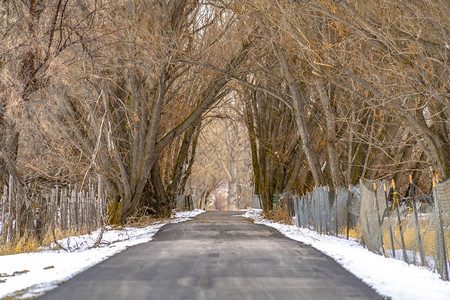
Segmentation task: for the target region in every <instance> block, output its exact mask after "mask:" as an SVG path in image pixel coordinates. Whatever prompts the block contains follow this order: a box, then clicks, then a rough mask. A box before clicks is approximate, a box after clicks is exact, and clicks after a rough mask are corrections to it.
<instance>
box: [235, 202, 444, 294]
mask: <svg viewBox="0 0 450 300" xmlns="http://www.w3.org/2000/svg"><path fill="white" fill-rule="evenodd" d="M261 212H262V210H261V209H251V210H249V211H247V212H246V213H245V214H244V215H243V217H246V218H251V219H253V220H254V221H255V223H257V224H264V225H267V226H270V227H272V228H275V229H277V230H278V231H279V232H280V233H282V234H283V235H285V236H286V237H288V238H290V239H293V240H296V241H299V242H302V243H305V244H307V245H310V246H312V247H314V248H316V249H317V250H319V251H321V252H323V253H325V254H326V255H328V256H330V257H332V258H333V259H334V260H336V261H337V262H338V263H339V264H341V265H342V266H343V267H344V268H345V269H347V270H348V271H350V272H351V273H353V274H354V275H355V276H356V277H358V278H360V279H361V280H362V281H364V282H365V283H366V284H368V285H369V286H371V287H372V288H373V289H375V290H376V291H377V292H378V293H379V294H381V295H384V296H389V297H391V298H392V299H393V300H397V299H408V300H411V299H433V300H440V299H450V282H449V281H443V280H441V279H440V278H439V275H438V274H436V273H433V272H431V271H430V270H427V269H425V268H421V267H418V266H414V265H408V264H407V263H405V262H403V261H399V260H396V259H392V258H385V257H384V256H381V255H377V254H374V253H372V252H370V251H369V250H367V249H365V248H363V247H362V246H361V245H359V244H358V242H356V241H355V240H346V239H342V238H338V237H335V236H328V235H320V234H319V233H317V232H315V231H311V230H309V229H306V228H299V227H297V226H294V225H286V224H281V223H275V222H271V221H269V220H267V219H264V218H263V217H262V216H261Z"/></svg>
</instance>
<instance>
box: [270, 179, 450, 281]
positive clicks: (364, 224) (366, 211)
mask: <svg viewBox="0 0 450 300" xmlns="http://www.w3.org/2000/svg"><path fill="white" fill-rule="evenodd" d="M281 205H287V207H288V210H289V212H290V215H291V218H292V222H293V223H294V224H295V225H297V226H299V227H303V228H308V229H310V230H315V231H317V232H319V233H321V234H328V235H336V236H340V237H345V238H347V239H348V238H355V239H357V240H359V241H360V243H361V244H362V245H364V246H365V247H367V249H368V250H370V251H372V252H374V253H377V254H380V255H384V256H386V257H393V258H397V259H401V260H404V261H405V262H407V263H409V264H414V265H419V266H424V267H428V268H430V269H432V270H434V271H436V272H437V273H439V275H440V276H441V278H442V279H444V280H449V274H448V270H449V258H448V253H449V249H448V246H449V243H450V180H448V181H446V182H444V183H439V184H435V185H434V187H433V190H432V193H431V194H430V195H427V194H425V193H423V192H422V191H421V190H420V189H419V188H418V187H417V186H416V185H414V184H413V183H412V182H411V183H410V185H409V187H408V190H407V192H406V193H403V194H400V193H399V191H398V190H397V189H396V188H395V184H394V183H393V182H392V183H391V182H388V181H377V182H372V181H364V182H360V184H359V185H357V186H350V187H348V188H344V187H337V188H330V187H327V186H326V187H317V188H315V189H314V191H313V192H310V193H307V194H305V195H302V196H299V195H296V194H293V193H285V194H282V195H279V196H278V197H274V207H279V206H281Z"/></svg>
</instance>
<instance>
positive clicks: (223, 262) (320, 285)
mask: <svg viewBox="0 0 450 300" xmlns="http://www.w3.org/2000/svg"><path fill="white" fill-rule="evenodd" d="M238 214H242V212H207V213H204V214H201V215H199V216H198V217H196V218H195V219H194V220H192V221H189V222H185V223H179V224H169V225H166V226H164V227H163V228H162V229H161V230H160V231H159V232H158V233H157V234H156V235H155V236H154V239H153V241H151V242H149V243H146V244H141V245H137V246H134V247H131V248H130V249H128V250H126V251H124V252H122V253H119V254H117V255H115V256H113V257H111V258H109V259H107V260H105V261H103V262H102V263H100V264H98V265H96V266H94V267H92V268H90V269H88V270H86V271H85V272H83V273H81V274H79V275H77V276H76V277H74V278H73V279H71V280H69V281H67V282H65V283H63V284H62V285H61V286H60V287H58V288H57V289H55V290H52V291H50V292H48V293H47V294H45V295H43V296H41V297H39V299H57V300H63V299H66V300H72V299H74V300H75V299H76V300H81V299H130V300H131V299H133V300H134V299H208V300H209V299H214V300H220V299H226V300H228V299H239V300H241V299H258V300H262V299H283V300H284V299H380V296H379V295H377V294H376V293H375V292H374V291H373V290H372V289H370V288H369V287H368V286H367V285H365V284H364V283H363V282H362V281H360V280H359V279H357V278H356V277H355V276H353V275H352V274H351V273H349V272H348V271H346V270H345V269H343V268H342V267H341V266H340V265H339V264H338V263H336V262H335V261H334V260H332V259H331V258H329V257H328V256H326V255H324V254H322V253H321V252H319V251H317V250H315V249H314V248H311V247H310V246H307V245H304V244H302V243H300V242H296V241H293V240H290V239H288V238H286V237H284V236H283V235H281V234H280V233H278V231H276V230H275V229H273V228H270V227H267V226H264V225H257V224H253V223H252V222H251V220H249V219H245V218H242V217H240V216H236V215H238Z"/></svg>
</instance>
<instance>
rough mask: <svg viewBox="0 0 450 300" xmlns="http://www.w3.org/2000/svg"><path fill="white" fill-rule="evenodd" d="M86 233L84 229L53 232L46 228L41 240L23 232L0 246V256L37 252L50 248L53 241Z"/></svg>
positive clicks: (57, 229)
mask: <svg viewBox="0 0 450 300" xmlns="http://www.w3.org/2000/svg"><path fill="white" fill-rule="evenodd" d="M87 232H88V231H87V230H86V229H83V230H81V231H80V230H74V229H71V230H61V229H59V228H55V230H54V231H53V230H52V229H50V228H48V229H47V230H46V232H45V233H44V234H43V235H42V237H41V238H38V237H37V236H36V235H35V234H32V233H29V232H25V234H24V235H23V236H22V237H21V238H20V239H18V240H14V241H12V242H9V243H5V244H0V256H1V255H13V254H19V253H30V252H37V251H40V250H43V249H45V248H48V247H50V246H52V244H53V243H54V241H55V240H61V239H64V238H68V237H70V236H76V235H81V234H86V233H87ZM0 240H1V238H0ZM56 248H57V247H56Z"/></svg>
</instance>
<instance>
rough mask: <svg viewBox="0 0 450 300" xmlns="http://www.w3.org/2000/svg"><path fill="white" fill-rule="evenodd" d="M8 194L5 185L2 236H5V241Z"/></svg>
mask: <svg viewBox="0 0 450 300" xmlns="http://www.w3.org/2000/svg"><path fill="white" fill-rule="evenodd" d="M7 194H8V187H7V186H6V185H5V186H4V187H3V195H2V231H1V234H2V236H3V240H5V232H6V230H5V228H6V199H7V198H6V195H7Z"/></svg>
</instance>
